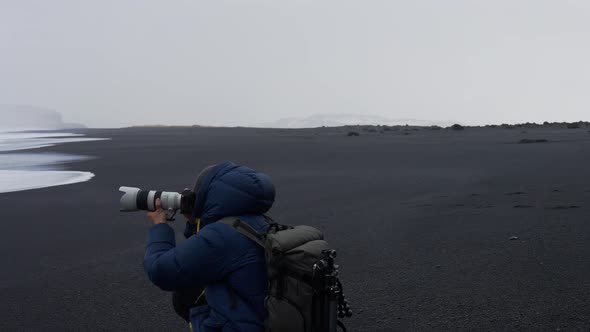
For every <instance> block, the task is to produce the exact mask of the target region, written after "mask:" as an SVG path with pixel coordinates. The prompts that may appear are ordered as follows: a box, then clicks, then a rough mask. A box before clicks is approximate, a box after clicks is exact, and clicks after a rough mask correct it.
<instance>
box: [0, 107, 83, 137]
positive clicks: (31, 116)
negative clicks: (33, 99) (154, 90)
mask: <svg viewBox="0 0 590 332" xmlns="http://www.w3.org/2000/svg"><path fill="white" fill-rule="evenodd" d="M75 128H85V126H84V125H82V124H76V123H65V122H63V120H62V116H61V114H59V113H58V112H57V111H54V110H51V109H46V108H41V107H35V106H26V105H0V131H25V130H61V129H75Z"/></svg>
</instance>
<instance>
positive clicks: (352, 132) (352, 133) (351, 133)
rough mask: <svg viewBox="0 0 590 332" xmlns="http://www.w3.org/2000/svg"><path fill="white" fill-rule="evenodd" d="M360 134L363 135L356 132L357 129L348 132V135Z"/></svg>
mask: <svg viewBox="0 0 590 332" xmlns="http://www.w3.org/2000/svg"><path fill="white" fill-rule="evenodd" d="M360 135H361V134H359V133H358V132H356V131H350V132H348V134H347V135H346V136H360Z"/></svg>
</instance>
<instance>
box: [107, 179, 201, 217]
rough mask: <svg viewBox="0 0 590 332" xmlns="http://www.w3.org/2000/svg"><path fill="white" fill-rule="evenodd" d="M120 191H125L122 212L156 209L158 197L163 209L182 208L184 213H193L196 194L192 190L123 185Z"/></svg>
mask: <svg viewBox="0 0 590 332" xmlns="http://www.w3.org/2000/svg"><path fill="white" fill-rule="evenodd" d="M119 191H121V192H123V196H121V200H120V210H121V212H133V211H142V210H143V211H155V210H156V200H157V199H158V198H159V199H160V204H161V207H162V209H164V210H169V211H177V210H180V212H181V213H184V214H188V213H192V208H193V206H194V204H195V194H194V193H193V192H192V191H190V190H185V191H183V192H182V194H180V193H177V192H173V191H157V190H142V189H140V188H135V187H125V186H123V187H120V188H119Z"/></svg>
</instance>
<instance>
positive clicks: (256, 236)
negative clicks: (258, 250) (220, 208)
mask: <svg viewBox="0 0 590 332" xmlns="http://www.w3.org/2000/svg"><path fill="white" fill-rule="evenodd" d="M217 222H218V223H222V224H226V225H229V226H231V227H232V228H233V229H235V230H236V231H237V232H238V233H240V234H242V235H244V236H245V237H247V238H249V239H250V240H252V241H254V242H256V243H257V244H258V245H259V246H261V247H262V248H265V245H264V235H262V234H260V233H258V232H257V231H256V230H255V229H254V228H252V226H250V225H248V224H247V223H245V222H243V221H241V220H240V219H239V218H236V217H227V218H223V219H221V220H219V221H217Z"/></svg>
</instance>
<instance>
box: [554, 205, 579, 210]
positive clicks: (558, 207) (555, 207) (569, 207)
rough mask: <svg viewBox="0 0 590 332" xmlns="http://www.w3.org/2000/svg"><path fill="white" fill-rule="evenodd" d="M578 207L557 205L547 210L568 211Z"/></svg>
mask: <svg viewBox="0 0 590 332" xmlns="http://www.w3.org/2000/svg"><path fill="white" fill-rule="evenodd" d="M579 208H580V207H579V206H578V205H557V206H552V207H550V208H549V210H568V209H579Z"/></svg>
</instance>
